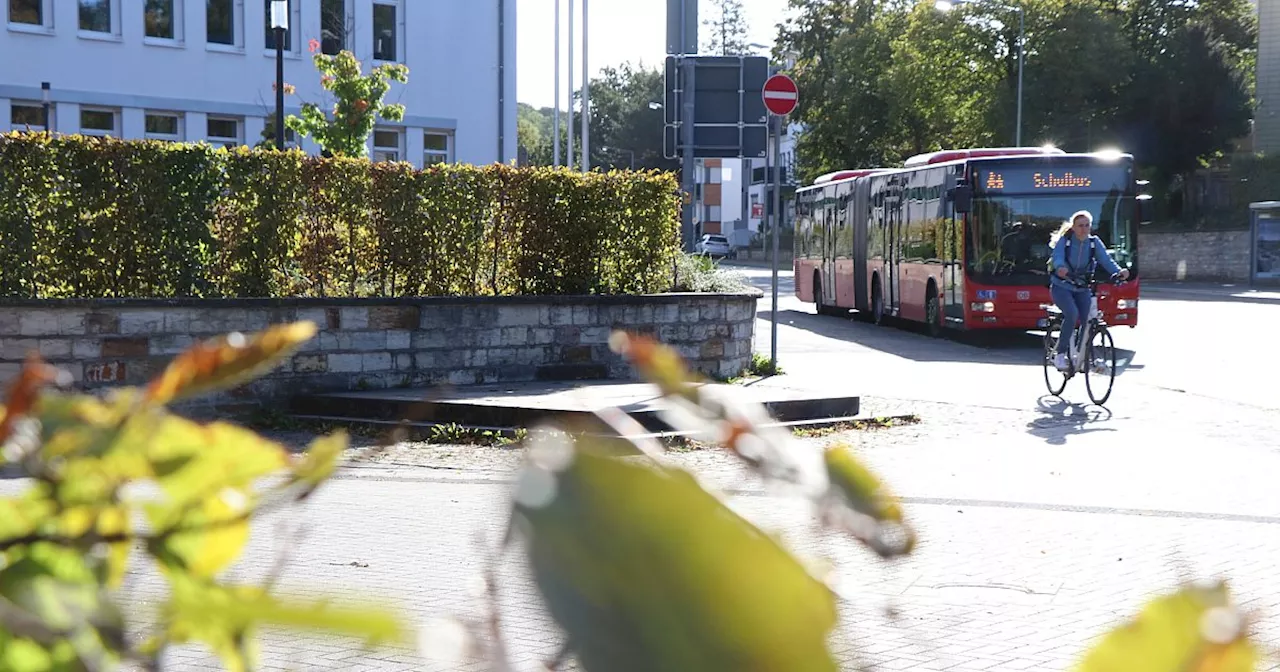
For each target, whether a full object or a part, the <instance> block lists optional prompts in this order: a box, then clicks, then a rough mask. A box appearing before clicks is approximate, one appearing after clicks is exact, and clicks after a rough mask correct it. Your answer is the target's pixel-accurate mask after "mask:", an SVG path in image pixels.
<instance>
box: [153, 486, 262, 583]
mask: <svg viewBox="0 0 1280 672" xmlns="http://www.w3.org/2000/svg"><path fill="white" fill-rule="evenodd" d="M251 496H252V495H251V493H246V492H242V491H238V490H235V489H232V488H227V489H225V490H223V491H222V492H220V493H217V494H215V495H213V496H210V497H206V498H205V499H204V500H202V501H200V502H199V503H197V504H195V505H194V506H188V505H155V504H151V505H147V506H146V507H145V508H146V511H147V514H148V517H149V519H150V521H151V525H152V527H153V528H154V530H155V531H154V532H153V533H152V540H151V541H150V542H149V544H148V551H149V552H150V553H151V555H152V556H153V557H155V558H156V559H157V560H158V561H159V562H160V563H161V565H162V566H168V567H177V568H185V569H186V571H187V572H188V573H190V575H191V576H194V577H199V578H212V577H213V576H215V575H217V574H218V572H221V571H222V570H223V569H226V568H227V567H228V566H230V565H231V564H232V563H234V562H235V561H236V560H237V559H238V558H239V557H240V554H241V553H242V552H243V551H244V547H245V544H247V543H248V542H249V514H250V508H251V499H250V498H251Z"/></svg>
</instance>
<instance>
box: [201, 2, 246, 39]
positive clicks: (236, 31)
mask: <svg viewBox="0 0 1280 672" xmlns="http://www.w3.org/2000/svg"><path fill="white" fill-rule="evenodd" d="M206 2H207V3H208V4H207V5H206V6H205V18H206V21H207V36H206V39H207V40H208V42H209V44H221V45H226V46H229V47H242V46H244V43H243V41H242V40H241V35H242V32H241V30H240V26H241V24H242V23H243V22H242V20H241V17H242V16H243V14H244V11H243V10H244V2H243V0H206Z"/></svg>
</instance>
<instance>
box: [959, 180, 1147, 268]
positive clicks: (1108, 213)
mask: <svg viewBox="0 0 1280 672" xmlns="http://www.w3.org/2000/svg"><path fill="white" fill-rule="evenodd" d="M1079 210H1087V211H1089V212H1090V213H1091V214H1092V215H1093V220H1094V221H1093V225H1094V230H1093V233H1094V235H1096V236H1098V238H1099V239H1101V240H1102V242H1103V244H1104V245H1106V247H1107V251H1108V252H1110V253H1111V257H1112V258H1113V259H1115V260H1116V263H1117V264H1119V265H1120V267H1121V268H1129V269H1130V273H1131V274H1134V275H1136V273H1137V269H1136V261H1137V260H1136V259H1135V255H1134V249H1133V248H1134V245H1133V235H1132V231H1133V212H1134V207H1133V198H1132V197H1131V196H1128V195H1123V194H1121V193H1120V192H1119V191H1118V190H1113V191H1111V192H1110V193H1079V192H1077V193H1072V194H1063V195H1053V196H1050V195H1040V194H1035V195H1016V194H1010V195H1004V194H1001V195H983V196H981V197H979V198H975V199H974V202H973V212H972V213H971V214H970V216H969V230H968V231H967V232H966V233H967V235H966V236H965V247H966V255H965V257H966V263H967V268H968V272H969V276H970V277H972V278H973V279H974V280H976V281H978V282H987V283H991V284H1046V283H1048V276H1049V267H1048V264H1049V257H1050V255H1051V253H1052V249H1051V248H1050V247H1049V245H1050V238H1051V236H1052V235H1053V233H1054V232H1056V231H1057V230H1058V229H1059V228H1061V227H1062V225H1063V223H1064V222H1066V221H1067V218H1068V217H1070V216H1071V215H1072V214H1073V213H1075V212H1077V211H1079Z"/></svg>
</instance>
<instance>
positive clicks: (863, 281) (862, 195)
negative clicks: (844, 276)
mask: <svg viewBox="0 0 1280 672" xmlns="http://www.w3.org/2000/svg"><path fill="white" fill-rule="evenodd" d="M870 185H871V180H870V179H867V178H863V179H860V180H858V181H857V182H856V183H855V186H854V191H853V195H852V197H851V198H852V201H851V207H850V208H849V226H852V227H853V235H852V236H850V238H851V239H852V240H853V249H851V250H849V254H850V255H851V256H852V257H853V307H854V309H855V310H858V311H860V312H866V310H867V298H866V297H867V296H868V292H867V254H866V251H867V221H866V213H867V212H869V211H870V204H869V202H868V197H869V194H870V191H871V189H870Z"/></svg>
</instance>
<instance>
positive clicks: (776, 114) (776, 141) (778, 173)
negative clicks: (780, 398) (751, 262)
mask: <svg viewBox="0 0 1280 672" xmlns="http://www.w3.org/2000/svg"><path fill="white" fill-rule="evenodd" d="M761 94H762V96H763V97H764V106H765V108H766V109H768V110H769V112H770V113H771V114H772V119H771V121H773V152H772V154H773V160H772V161H771V163H772V164H773V166H772V170H773V217H772V218H771V225H770V226H771V227H772V230H771V231H770V232H769V233H770V234H771V235H770V237H771V238H772V239H773V240H772V242H773V262H772V263H771V264H770V266H772V267H773V287H772V289H773V304H772V305H771V306H770V308H769V336H770V338H769V341H770V342H769V363H770V366H771V367H772V368H773V370H774V371H777V370H778V233H779V232H778V230H779V229H781V228H782V124H783V121H784V120H785V119H786V118H787V115H789V114H791V112H792V111H793V110H795V109H796V103H797V102H799V100H800V91H799V89H798V88H797V87H796V83H795V80H793V79H791V78H790V77H788V76H786V75H783V74H781V73H778V74H774V75H773V76H771V77H769V79H767V80H765V83H764V90H763V91H762V92H761Z"/></svg>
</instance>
